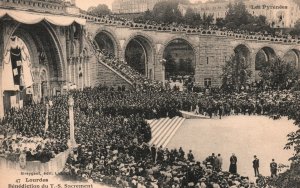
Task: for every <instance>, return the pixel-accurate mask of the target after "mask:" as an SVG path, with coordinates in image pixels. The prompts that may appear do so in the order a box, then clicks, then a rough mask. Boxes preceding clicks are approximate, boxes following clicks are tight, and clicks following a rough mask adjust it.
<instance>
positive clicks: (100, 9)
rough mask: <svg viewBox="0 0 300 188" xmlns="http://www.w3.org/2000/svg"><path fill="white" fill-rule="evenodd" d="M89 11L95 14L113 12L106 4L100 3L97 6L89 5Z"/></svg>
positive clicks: (102, 14)
mask: <svg viewBox="0 0 300 188" xmlns="http://www.w3.org/2000/svg"><path fill="white" fill-rule="evenodd" d="M87 12H88V14H91V15H94V16H104V15H109V14H111V10H110V9H109V8H108V6H107V5H105V4H99V5H98V6H97V7H89V8H88V10H87Z"/></svg>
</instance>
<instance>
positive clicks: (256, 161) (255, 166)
mask: <svg viewBox="0 0 300 188" xmlns="http://www.w3.org/2000/svg"><path fill="white" fill-rule="evenodd" d="M252 163H253V169H254V175H255V177H258V175H259V170H258V168H259V159H258V158H257V156H256V155H254V160H253V162H252Z"/></svg>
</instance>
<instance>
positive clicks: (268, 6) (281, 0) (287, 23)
mask: <svg viewBox="0 0 300 188" xmlns="http://www.w3.org/2000/svg"><path fill="white" fill-rule="evenodd" d="M233 2H234V0H214V1H208V2H205V3H202V2H201V1H199V2H197V3H195V4H190V5H186V4H179V6H178V8H179V10H180V12H181V13H182V14H183V15H185V13H186V11H187V10H188V9H189V8H191V9H193V10H194V11H195V12H197V13H200V14H201V15H202V14H204V13H206V14H211V15H213V16H214V21H216V19H217V18H225V16H226V14H227V11H228V5H229V3H233ZM244 3H245V5H246V8H247V10H248V11H249V13H250V14H252V15H254V16H259V15H263V16H266V18H267V21H268V22H269V24H270V25H271V26H272V27H274V28H291V27H294V25H295V23H296V21H297V20H298V19H299V18H300V9H299V6H298V4H297V3H295V1H294V0H273V1H269V0H244Z"/></svg>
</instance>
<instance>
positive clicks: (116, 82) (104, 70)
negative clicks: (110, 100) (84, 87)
mask: <svg viewBox="0 0 300 188" xmlns="http://www.w3.org/2000/svg"><path fill="white" fill-rule="evenodd" d="M95 70H96V71H97V74H95V75H97V76H96V77H95V78H97V80H94V81H95V86H97V85H106V86H113V87H117V86H123V85H124V86H125V87H126V88H131V87H132V86H131V85H130V84H129V83H128V82H127V81H126V80H124V79H123V78H122V77H121V76H119V75H118V74H117V73H115V72H113V71H112V70H111V69H109V68H108V67H106V66H105V65H103V64H102V63H97V69H95Z"/></svg>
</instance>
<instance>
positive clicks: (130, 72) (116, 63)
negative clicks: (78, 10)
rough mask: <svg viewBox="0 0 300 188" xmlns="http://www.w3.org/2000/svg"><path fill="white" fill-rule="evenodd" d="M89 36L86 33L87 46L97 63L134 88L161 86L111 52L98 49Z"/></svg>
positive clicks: (156, 87)
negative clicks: (110, 69)
mask: <svg viewBox="0 0 300 188" xmlns="http://www.w3.org/2000/svg"><path fill="white" fill-rule="evenodd" d="M90 36H91V35H90V34H89V33H87V39H88V42H89V44H90V45H91V47H92V48H93V50H94V55H95V56H96V57H97V58H98V60H99V61H101V62H102V63H105V64H106V65H108V66H110V67H112V68H113V69H115V70H117V71H118V72H119V73H120V74H122V76H124V77H125V78H126V79H128V80H129V81H130V82H131V83H133V84H134V86H135V87H151V88H155V89H159V88H161V87H162V86H163V84H162V83H161V82H159V81H155V80H151V79H148V78H146V77H145V76H144V75H142V74H140V73H139V72H138V71H136V70H135V69H133V68H132V67H131V66H129V65H128V64H127V62H126V61H124V60H120V59H118V58H116V57H115V56H114V54H112V53H111V52H109V51H107V50H106V49H99V48H98V47H97V46H96V45H95V44H94V42H93V39H92V38H91V37H90Z"/></svg>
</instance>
